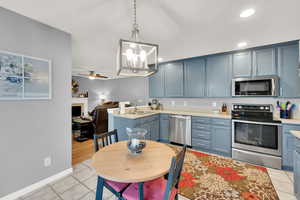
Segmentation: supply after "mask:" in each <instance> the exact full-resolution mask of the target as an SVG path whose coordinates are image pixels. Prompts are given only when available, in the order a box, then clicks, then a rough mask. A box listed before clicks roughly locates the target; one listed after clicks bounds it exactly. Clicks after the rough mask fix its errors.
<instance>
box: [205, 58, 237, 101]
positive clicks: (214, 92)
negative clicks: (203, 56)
mask: <svg viewBox="0 0 300 200" xmlns="http://www.w3.org/2000/svg"><path fill="white" fill-rule="evenodd" d="M231 72H232V70H231V56H230V55H216V56H208V57H207V60H206V80H207V82H206V83H207V96H208V97H229V96H231V90H230V88H231Z"/></svg>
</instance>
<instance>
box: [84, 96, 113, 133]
mask: <svg viewBox="0 0 300 200" xmlns="http://www.w3.org/2000/svg"><path fill="white" fill-rule="evenodd" d="M117 107H118V104H116V103H113V102H110V103H107V104H105V105H101V106H96V107H95V108H94V110H93V111H92V112H91V113H90V114H91V115H92V116H93V125H94V129H95V133H98V134H100V133H105V132H107V131H108V113H107V109H109V108H117Z"/></svg>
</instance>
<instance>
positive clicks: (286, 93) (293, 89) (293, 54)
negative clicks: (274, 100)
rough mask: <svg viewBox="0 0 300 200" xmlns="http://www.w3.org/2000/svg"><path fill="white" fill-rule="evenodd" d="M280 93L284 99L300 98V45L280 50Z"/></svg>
mask: <svg viewBox="0 0 300 200" xmlns="http://www.w3.org/2000/svg"><path fill="white" fill-rule="evenodd" d="M278 65H279V76H280V87H281V88H280V93H281V96H282V97H300V77H299V75H298V74H299V72H298V66H299V44H290V45H285V46H281V47H279V48H278Z"/></svg>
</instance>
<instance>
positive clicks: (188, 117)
mask: <svg viewBox="0 0 300 200" xmlns="http://www.w3.org/2000/svg"><path fill="white" fill-rule="evenodd" d="M170 117H171V118H178V119H190V118H191V116H184V115H171V116H170Z"/></svg>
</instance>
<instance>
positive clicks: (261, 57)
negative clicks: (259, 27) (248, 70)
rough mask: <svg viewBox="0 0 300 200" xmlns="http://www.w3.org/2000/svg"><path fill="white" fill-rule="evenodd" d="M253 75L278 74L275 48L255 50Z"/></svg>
mask: <svg viewBox="0 0 300 200" xmlns="http://www.w3.org/2000/svg"><path fill="white" fill-rule="evenodd" d="M253 75H254V76H265V75H277V64H276V49H275V48H262V49H257V50H254V51H253Z"/></svg>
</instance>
